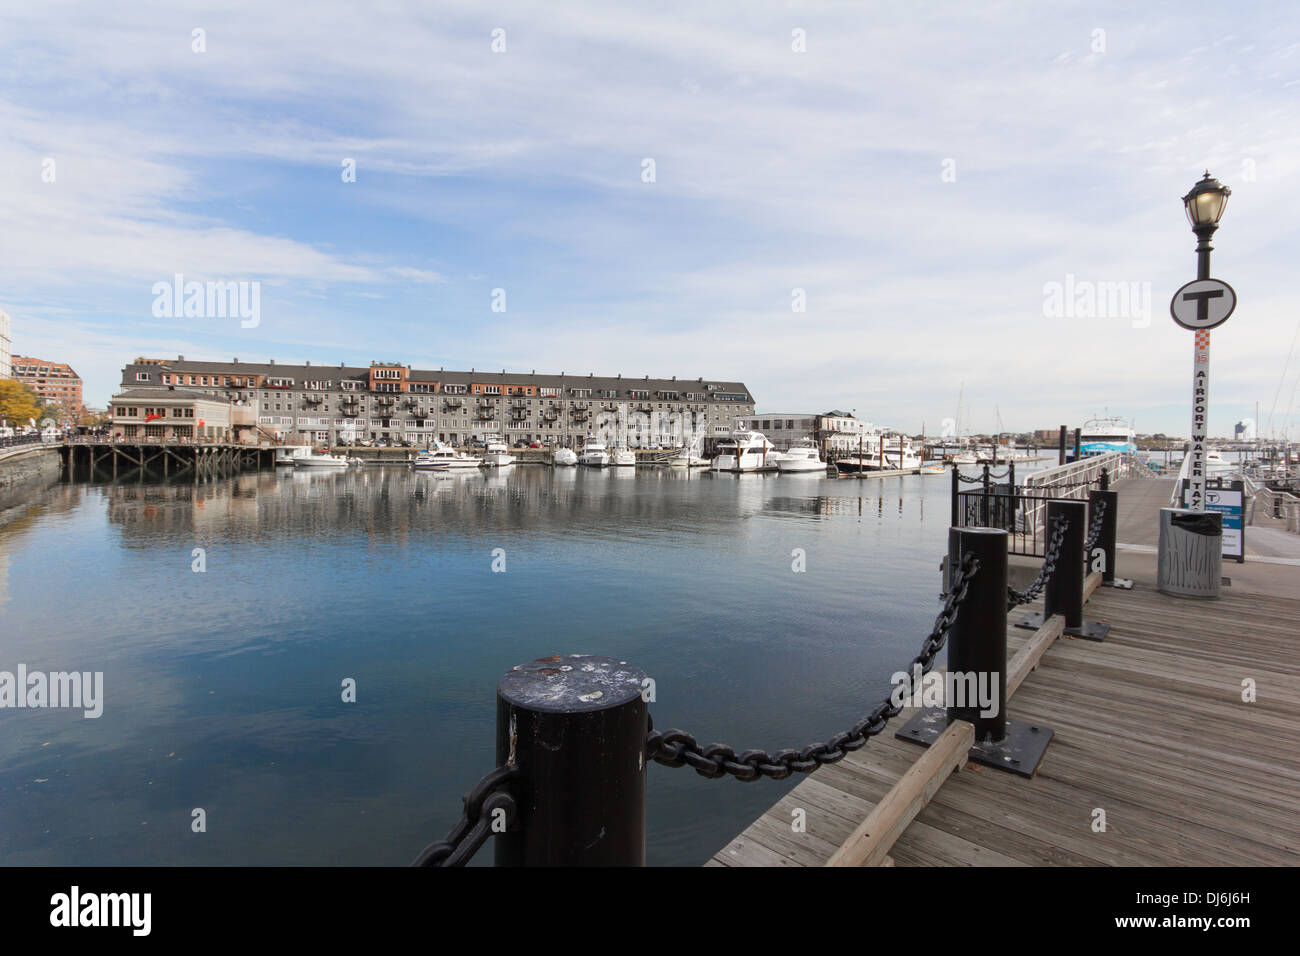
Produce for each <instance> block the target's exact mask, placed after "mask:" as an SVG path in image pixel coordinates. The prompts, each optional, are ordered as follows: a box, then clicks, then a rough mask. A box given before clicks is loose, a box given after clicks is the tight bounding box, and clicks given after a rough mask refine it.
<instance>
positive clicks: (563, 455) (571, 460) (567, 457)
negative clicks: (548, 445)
mask: <svg viewBox="0 0 1300 956" xmlns="http://www.w3.org/2000/svg"><path fill="white" fill-rule="evenodd" d="M577 463H578V456H577V453H575V452H574V450H573V449H572V448H557V449H555V451H554V452H552V453H551V464H552V465H560V466H562V467H567V466H570V465H576V464H577Z"/></svg>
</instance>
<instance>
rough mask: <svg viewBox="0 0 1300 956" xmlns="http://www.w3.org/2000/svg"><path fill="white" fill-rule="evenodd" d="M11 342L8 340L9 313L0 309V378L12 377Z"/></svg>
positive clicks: (12, 354) (12, 356) (12, 353)
mask: <svg viewBox="0 0 1300 956" xmlns="http://www.w3.org/2000/svg"><path fill="white" fill-rule="evenodd" d="M13 358H14V350H13V343H12V342H11V341H10V340H9V313H8V312H5V311H4V310H3V309H0V378H13V374H14V364H13Z"/></svg>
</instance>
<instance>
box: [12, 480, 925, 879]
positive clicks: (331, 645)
mask: <svg viewBox="0 0 1300 956" xmlns="http://www.w3.org/2000/svg"><path fill="white" fill-rule="evenodd" d="M947 494H948V482H947V481H946V480H944V479H942V478H937V479H928V478H926V477H925V476H918V477H913V478H903V479H888V480H885V481H869V480H856V479H855V480H838V479H832V478H826V477H823V476H819V475H745V476H732V475H707V474H701V473H700V472H698V471H697V472H692V473H687V472H685V471H683V470H680V469H669V468H635V469H632V468H624V469H606V470H604V471H598V470H590V469H581V468H561V469H551V468H546V467H538V466H532V465H516V466H514V467H511V468H508V469H503V470H500V471H494V472H480V471H473V472H468V473H464V474H461V473H450V474H440V473H426V472H417V473H411V472H410V471H408V470H407V469H405V468H401V467H367V468H350V469H346V470H340V471H334V472H330V471H303V470H284V469H281V470H279V471H276V472H270V471H268V472H262V473H258V474H247V475H241V476H238V477H236V478H233V479H230V480H227V481H222V482H217V483H213V484H202V485H194V484H152V485H151V484H121V485H94V486H87V485H76V486H62V487H59V488H56V489H54V490H52V491H51V492H49V493H48V494H47V495H46V496H45V497H44V498H43V499H42V501H41V503H40V504H39V506H37V507H35V508H34V509H33V510H32V511H31V513H30V514H28V515H26V516H25V517H24V518H23V519H22V521H20V522H17V523H10V524H9V525H8V526H5V527H0V582H3V581H4V580H5V578H4V576H3V569H4V568H5V567H6V566H7V569H8V570H7V591H6V590H5V588H4V587H3V586H0V601H3V600H4V598H3V595H4V594H6V593H7V595H8V600H7V604H4V606H3V611H2V612H0V613H3V614H4V621H3V639H2V640H0V668H4V667H8V666H12V665H14V664H16V663H17V662H18V661H24V662H26V663H28V664H31V665H32V666H37V665H40V666H45V667H47V668H50V669H54V668H58V667H78V668H81V669H92V670H103V671H105V686H106V688H107V690H106V694H107V701H106V709H105V715H104V717H103V718H102V719H100V720H95V721H88V720H83V719H79V718H78V719H71V718H68V719H64V718H66V717H67V716H68V715H65V714H61V713H48V712H46V713H41V712H29V711H23V712H15V713H12V714H10V715H8V716H6V718H5V720H6V724H5V727H6V734H5V735H4V736H3V738H0V800H3V810H4V811H5V817H6V824H7V825H6V827H4V828H0V855H3V856H4V858H5V859H6V860H7V861H12V862H15V863H40V864H46V863H60V864H74V863H75V864H78V865H94V864H97V863H114V862H115V863H125V864H176V863H316V864H323V863H370V864H398V863H404V862H406V861H407V860H408V859H409V858H410V857H411V856H412V855H413V854H414V852H415V851H416V850H417V849H418V848H419V847H420V846H422V845H423V844H424V843H426V842H427V841H428V840H429V839H431V838H433V836H437V835H441V834H442V833H443V832H445V830H446V829H447V828H448V827H449V826H450V824H451V823H452V822H454V819H455V817H456V814H457V813H458V809H459V806H460V802H459V801H460V794H461V793H462V792H463V791H464V790H465V788H467V787H468V786H469V785H471V784H472V783H473V782H474V781H475V780H476V779H478V777H479V776H480V775H481V774H482V772H483V771H484V770H485V769H487V768H488V767H489V766H490V765H491V761H492V759H493V726H492V725H493V721H494V718H495V713H494V702H493V688H494V686H495V682H496V680H497V678H498V677H499V676H500V674H501V673H503V672H504V671H505V670H506V669H507V668H508V667H510V666H513V665H514V664H516V663H519V662H521V661H525V660H530V659H533V658H535V657H539V656H543V655H546V654H550V653H555V652H561V651H573V652H589V653H603V654H611V655H618V656H620V657H622V658H623V659H627V660H631V661H634V662H636V663H637V664H639V665H640V666H642V667H644V668H645V669H646V670H647V672H649V673H650V674H651V675H652V676H654V677H655V679H656V685H657V695H658V699H657V702H656V704H655V705H654V714H655V720H656V723H658V724H660V725H661V726H682V727H686V728H688V729H690V730H691V731H693V732H695V733H696V734H697V735H698V736H700V737H701V738H702V739H709V740H715V739H723V740H726V741H727V742H728V743H729V744H732V745H734V746H737V747H739V748H745V747H765V748H768V749H777V748H780V747H784V746H802V745H804V744H806V743H807V742H808V741H810V740H813V739H821V738H824V737H825V736H826V735H827V734H829V733H831V732H833V731H837V730H840V729H842V728H843V727H845V726H847V725H848V724H849V723H851V722H852V720H854V719H856V718H857V717H858V716H860V714H861V709H862V708H863V706H864V705H866V704H867V703H868V702H869V701H870V700H871V698H872V697H873V696H874V695H876V694H878V693H880V692H882V691H883V690H884V689H885V687H886V686H887V681H888V677H889V674H890V673H892V671H893V670H894V669H895V668H896V667H897V666H898V665H899V663H900V662H901V661H903V660H906V659H908V658H910V657H911V656H912V654H914V653H915V651H916V646H917V644H918V642H919V640H920V637H921V636H922V635H924V633H925V632H926V630H927V629H928V627H929V625H930V623H931V622H932V621H933V617H934V613H935V610H936V603H935V596H936V593H937V590H938V583H939V582H938V573H937V571H936V570H935V569H936V566H937V559H938V556H939V555H940V554H942V553H943V550H944V542H945V538H946V523H945V522H946V518H947ZM931 498H933V499H936V500H935V501H933V502H931V508H930V509H929V513H930V514H932V515H934V516H935V517H934V518H933V520H927V519H926V514H927V509H925V504H926V502H927V500H929V499H931ZM196 548H201V549H203V550H204V552H205V554H206V571H205V572H203V573H195V572H194V571H193V570H192V569H191V562H192V558H191V554H192V552H193V550H194V549H196ZM494 549H503V551H504V554H505V565H504V566H505V569H506V570H505V572H504V573H496V572H494V571H493V570H492V563H493V557H492V555H493V551H494ZM796 549H799V550H801V551H802V552H803V554H804V555H805V556H806V561H805V562H804V566H805V567H806V570H798V569H796V567H795V566H794V562H793V561H792V554H793V553H794V552H795V551H796ZM345 677H347V678H352V679H355V680H356V681H357V686H358V702H357V703H356V704H355V705H343V704H342V703H341V701H340V697H339V686H340V682H341V681H342V680H343V679H344V678H345ZM47 744H48V746H46V745H47ZM34 781H44V782H41V783H36V782H34ZM792 785H793V782H787V783H783V784H772V783H768V784H766V785H764V786H763V787H753V788H747V787H740V786H729V787H727V786H719V785H717V784H708V783H706V782H704V781H701V780H699V779H698V778H697V777H696V776H695V775H694V774H687V773H677V772H673V771H669V770H665V769H664V768H652V770H651V773H650V789H651V792H650V804H649V806H650V810H649V823H650V828H651V829H650V839H649V847H648V854H649V859H650V862H652V863H685V864H694V863H699V862H702V861H703V860H704V859H706V858H707V857H708V856H709V855H710V854H711V853H712V852H713V851H714V850H716V849H717V848H718V847H719V846H721V845H723V844H724V843H725V842H726V841H727V840H728V839H730V838H731V837H732V836H733V835H734V834H735V833H736V832H739V830H741V829H742V828H743V827H744V826H746V825H747V824H748V823H749V822H750V820H752V819H753V818H754V817H755V816H756V815H757V814H758V813H760V812H762V811H763V810H764V809H765V808H766V807H767V806H769V805H770V804H771V803H772V802H774V801H775V800H776V799H777V798H778V797H779V796H780V794H781V792H782V788H783V787H784V788H788V787H789V786H792ZM200 805H202V806H208V807H209V808H210V809H211V808H213V807H219V808H220V813H221V817H222V826H221V827H220V828H216V827H214V828H213V830H212V832H211V833H210V834H209V835H210V836H212V837H213V838H212V839H210V840H204V841H189V840H178V839H177V838H176V837H175V833H176V832H182V833H184V832H187V829H186V828H187V826H188V813H189V809H190V808H191V807H193V806H200ZM283 820H293V821H295V823H294V826H292V827H284V826H282V825H277V823H276V821H283ZM142 821H148V826H142ZM92 837H93V839H92Z"/></svg>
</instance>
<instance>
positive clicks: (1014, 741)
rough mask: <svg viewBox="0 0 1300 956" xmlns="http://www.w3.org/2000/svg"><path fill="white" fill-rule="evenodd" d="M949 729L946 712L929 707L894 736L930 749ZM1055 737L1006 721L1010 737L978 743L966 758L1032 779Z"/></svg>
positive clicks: (1042, 729) (1035, 726) (1046, 731)
mask: <svg viewBox="0 0 1300 956" xmlns="http://www.w3.org/2000/svg"><path fill="white" fill-rule="evenodd" d="M947 729H948V714H947V711H945V710H943V709H941V708H938V707H929V708H926V709H925V710H922V711H919V712H918V713H917V714H916V716H914V717H913V718H912V719H911V720H909V721H908V722H907V723H906V724H904V725H903V726H902V727H900V728H899V730H898V732H897V733H896V734H894V736H895V737H897V738H898V739H899V740H907V741H910V742H911V743H914V744H920V745H921V746H922V747H928V746H930V745H931V744H932V743H934V742H935V741H936V740H938V739H939V735H940V734H942V733H943V732H944V731H945V730H947ZM1052 734H1053V731H1052V730H1051V729H1050V728H1047V727H1042V726H1039V725H1038V724H1027V723H1025V722H1024V721H1022V720H1011V719H1010V718H1007V735H1006V736H1005V737H1003V738H1002V739H1001V740H998V741H993V740H984V741H976V743H975V746H974V747H972V748H971V749H970V753H969V754H968V755H967V758H968V759H969V760H973V761H974V762H975V763H978V764H983V765H984V766H986V767H996V768H997V769H998V770H1009V771H1010V772H1011V773H1014V774H1019V775H1020V776H1022V777H1032V776H1033V775H1034V774H1035V772H1037V770H1038V765H1039V764H1040V763H1041V762H1042V760H1043V754H1044V753H1046V751H1047V745H1048V744H1049V743H1051V742H1052Z"/></svg>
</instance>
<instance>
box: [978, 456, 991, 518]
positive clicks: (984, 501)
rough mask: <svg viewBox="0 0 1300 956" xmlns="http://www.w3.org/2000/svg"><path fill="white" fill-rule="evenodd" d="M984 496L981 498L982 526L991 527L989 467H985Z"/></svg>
mask: <svg viewBox="0 0 1300 956" xmlns="http://www.w3.org/2000/svg"><path fill="white" fill-rule="evenodd" d="M983 487H984V494H983V495H981V496H980V524H981V525H983V526H984V527H986V528H987V527H988V526H989V493H990V492H989V466H988V465H985V466H984V485H983Z"/></svg>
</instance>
